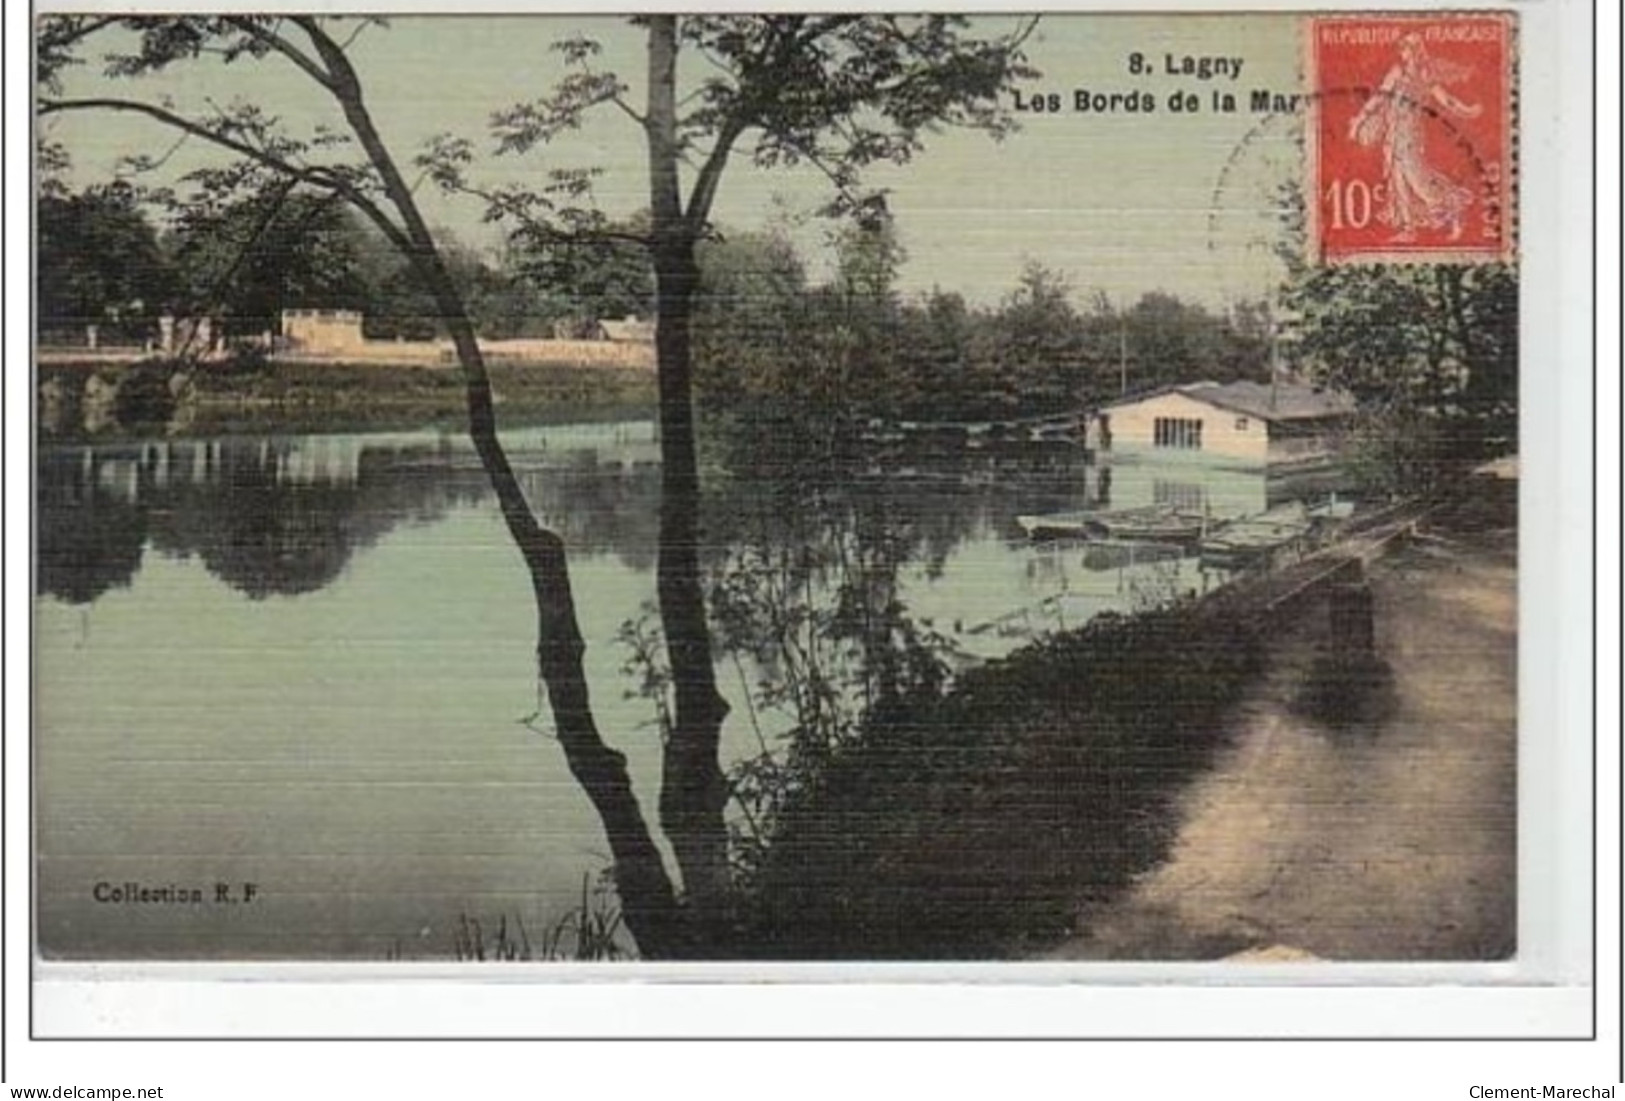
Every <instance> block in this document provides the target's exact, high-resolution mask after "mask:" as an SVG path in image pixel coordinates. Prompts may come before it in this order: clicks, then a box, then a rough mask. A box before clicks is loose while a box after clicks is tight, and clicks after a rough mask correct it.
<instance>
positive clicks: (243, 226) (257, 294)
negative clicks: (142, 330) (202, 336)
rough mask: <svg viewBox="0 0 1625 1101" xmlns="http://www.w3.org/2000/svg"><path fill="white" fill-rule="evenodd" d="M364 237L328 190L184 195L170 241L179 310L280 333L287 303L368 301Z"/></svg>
mask: <svg viewBox="0 0 1625 1101" xmlns="http://www.w3.org/2000/svg"><path fill="white" fill-rule="evenodd" d="M362 237H363V230H362V229H361V227H360V225H359V224H358V223H357V222H356V220H355V218H354V216H353V215H352V214H351V213H350V212H349V211H348V210H346V209H345V207H344V206H343V205H342V204H340V203H337V202H335V201H334V200H333V199H332V198H331V197H330V196H317V195H310V194H305V193H302V192H296V191H292V190H291V189H289V188H288V187H287V186H286V185H282V184H277V185H272V186H270V187H268V188H266V189H265V190H263V191H261V192H259V193H257V194H254V195H251V196H248V197H246V198H235V197H233V198H228V199H225V200H223V201H211V200H208V199H205V201H203V202H201V203H197V202H190V201H188V202H185V203H183V204H181V205H180V206H179V208H178V210H177V217H176V218H175V222H174V228H173V230H172V232H171V233H170V234H169V235H168V237H167V239H166V242H165V244H166V251H167V252H168V254H169V257H170V262H171V263H172V264H173V265H174V268H175V270H176V271H177V272H178V273H180V284H181V285H180V288H179V294H178V295H177V301H176V302H175V303H174V304H173V306H174V309H175V312H176V313H178V314H180V315H182V316H194V317H196V316H212V317H216V318H219V319H220V320H221V323H222V327H223V330H224V331H223V333H222V335H227V336H230V335H253V334H258V333H264V332H273V333H274V332H277V331H279V329H280V327H281V317H282V311H283V310H289V309H363V308H365V307H366V306H367V305H368V288H367V286H366V283H365V279H364V275H363V271H362V266H361V265H362V250H363V244H362Z"/></svg>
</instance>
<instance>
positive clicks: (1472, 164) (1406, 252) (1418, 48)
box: [1306, 13, 1515, 263]
mask: <svg viewBox="0 0 1625 1101" xmlns="http://www.w3.org/2000/svg"><path fill="white" fill-rule="evenodd" d="M1309 24H1310V26H1309V35H1310V38H1309V44H1308V67H1309V87H1310V90H1311V92H1312V93H1313V95H1314V103H1315V105H1316V107H1315V110H1314V111H1313V113H1312V116H1311V123H1310V127H1309V137H1310V144H1311V148H1310V150H1309V157H1308V165H1309V181H1308V182H1309V185H1310V187H1309V194H1308V196H1306V198H1307V199H1308V203H1307V207H1308V212H1309V247H1310V250H1311V254H1312V258H1313V259H1315V260H1318V261H1321V262H1325V263H1347V262H1359V261H1401V262H1403V261H1407V260H1410V261H1418V262H1433V263H1439V262H1444V263H1472V262H1483V261H1494V260H1504V259H1509V258H1510V257H1511V255H1512V250H1513V233H1514V228H1515V227H1514V222H1513V213H1514V211H1513V205H1512V194H1513V192H1512V174H1513V167H1514V166H1513V162H1512V131H1511V123H1512V120H1511V116H1512V56H1513V50H1514V42H1513V38H1514V28H1515V23H1514V21H1513V19H1512V17H1511V16H1509V15H1506V14H1504V13H1498V14H1470V15H1427V16H1407V15H1382V16H1369V15H1360V16H1323V17H1315V18H1312V19H1311V20H1310V21H1309Z"/></svg>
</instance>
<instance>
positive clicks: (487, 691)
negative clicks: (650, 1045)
mask: <svg viewBox="0 0 1625 1101" xmlns="http://www.w3.org/2000/svg"><path fill="white" fill-rule="evenodd" d="M505 441H506V443H507V445H508V447H509V449H510V452H511V454H512V456H513V459H514V463H515V466H516V468H517V470H518V472H519V476H520V479H521V481H522V484H523V485H524V488H525V490H526V492H527V494H528V495H529V496H530V499H531V501H532V503H533V505H534V507H535V508H536V509H537V511H538V512H539V513H540V514H541V516H542V518H543V519H544V521H545V522H546V523H548V524H549V525H551V526H553V527H554V528H555V529H556V530H558V531H559V532H560V533H561V534H562V535H563V537H564V539H565V541H566V543H567V545H568V548H569V552H570V567H571V571H572V577H573V582H574V585H575V591H576V594H577V604H578V609H579V614H580V618H581V627H582V631H583V633H584V635H585V637H586V639H587V642H588V650H587V658H586V660H587V669H588V676H589V681H590V683H591V685H592V689H593V693H594V704H595V707H596V710H597V714H598V720H599V725H600V728H601V729H602V730H603V731H604V733H605V736H606V738H607V739H608V740H609V741H610V742H611V743H612V744H614V745H615V746H617V747H618V748H620V749H622V750H623V751H624V752H625V753H626V754H627V756H628V759H629V766H630V768H631V771H632V776H633V781H634V785H635V788H636V790H637V792H638V794H639V796H640V798H641V799H642V801H643V803H644V805H645V808H646V813H648V815H649V817H651V818H653V807H654V801H655V794H656V792H657V790H658V782H659V756H660V751H659V734H658V728H657V726H656V723H655V721H654V719H655V711H654V705H653V703H652V702H651V700H650V699H648V698H646V697H644V696H642V695H640V694H639V693H638V692H637V691H636V690H635V689H636V678H635V676H634V675H633V674H632V673H629V672H628V671H627V666H628V663H629V661H630V659H631V656H632V650H631V649H630V648H629V646H628V645H627V644H626V643H625V641H624V638H623V629H624V627H625V625H626V624H627V623H628V622H629V621H633V620H635V619H637V618H638V617H639V616H640V614H641V613H642V612H643V611H644V609H645V607H646V606H647V605H648V603H649V602H651V601H652V600H653V598H654V574H653V566H654V560H655V540H656V533H657V522H656V517H657V506H658V500H659V466H658V443H657V441H656V437H655V432H654V427H653V425H652V424H651V423H649V422H637V421H632V422H619V423H612V424H576V425H569V424H566V425H554V426H549V427H545V428H534V429H524V430H517V431H513V432H509V433H506V434H505ZM708 454H709V452H708ZM732 463H733V468H732V469H729V468H728V467H727V466H719V465H718V463H717V461H716V460H715V458H714V457H713V458H711V459H708V468H707V476H706V482H707V486H708V489H707V495H708V496H707V521H706V528H707V531H708V533H710V541H709V543H708V546H707V548H706V552H705V557H706V559H707V562H708V568H720V567H721V566H722V565H724V564H726V563H727V562H729V561H731V560H732V559H731V558H730V556H737V555H738V553H739V552H740V551H741V549H742V548H744V547H746V546H747V545H749V546H752V547H755V548H756V550H757V551H758V552H759V555H758V559H757V560H758V561H767V560H769V559H772V560H776V561H777V560H789V559H790V558H794V557H796V556H798V555H802V550H803V548H807V547H812V546H814V545H815V544H817V543H818V542H819V541H820V540H823V541H824V542H825V543H826V544H829V541H830V540H831V539H832V538H836V540H837V542H838V540H839V529H840V525H841V524H843V523H855V524H868V525H870V527H871V529H872V533H873V532H875V531H878V532H879V533H880V536H879V542H878V543H877V542H875V540H874V539H873V538H871V540H870V542H869V543H867V544H865V545H868V546H870V547H874V546H881V547H883V548H884V549H885V551H884V555H883V556H882V557H884V558H885V560H886V561H887V562H889V563H890V568H891V571H892V572H891V573H890V574H889V575H888V581H889V584H890V585H891V588H890V590H888V591H889V592H890V593H891V595H894V596H895V597H896V600H897V602H898V606H899V607H900V608H901V609H904V614H905V615H906V616H907V617H908V619H909V620H910V621H911V622H912V623H914V624H916V625H920V626H921V627H922V628H923V629H925V630H928V631H930V632H933V633H934V634H935V635H936V636H939V638H940V642H939V645H940V648H941V651H942V653H943V654H944V655H945V656H946V657H947V658H948V660H949V661H950V663H951V664H953V663H962V662H968V661H975V660H983V659H986V658H990V657H996V656H998V655H999V654H1001V653H1003V652H1005V651H1008V650H1009V649H1011V648H1013V647H1015V646H1017V645H1020V644H1021V643H1023V642H1026V641H1029V640H1030V639H1032V638H1034V637H1037V636H1038V635H1040V634H1042V633H1043V632H1045V631H1048V630H1053V629H1057V628H1062V627H1072V626H1077V625H1079V624H1081V623H1083V622H1085V621H1086V620H1087V619H1088V618H1089V617H1091V616H1093V615H1096V614H1098V613H1100V612H1101V611H1106V610H1119V611H1121V610H1129V609H1132V608H1134V607H1136V606H1140V605H1142V604H1145V603H1148V602H1155V601H1157V600H1160V599H1166V598H1167V597H1168V596H1170V595H1172V594H1174V593H1176V592H1186V591H1190V590H1200V589H1202V588H1203V587H1205V586H1207V585H1211V584H1214V583H1216V579H1215V578H1214V577H1213V576H1210V575H1207V574H1204V573H1203V572H1202V571H1201V570H1200V569H1199V568H1198V564H1197V562H1196V561H1195V560H1194V559H1174V560H1166V561H1160V562H1136V563H1135V564H1133V565H1132V566H1130V565H1127V564H1123V563H1121V562H1117V563H1101V562H1098V561H1096V562H1094V563H1093V566H1094V567H1095V568H1086V566H1085V558H1084V553H1083V551H1082V550H1081V549H1080V548H1079V547H1078V546H1077V545H1074V544H1065V543H1061V544H1054V545H1049V546H1034V545H1031V544H1029V543H1027V542H1026V541H1025V540H1023V539H1022V538H1020V535H1019V529H1018V527H1017V526H1016V524H1015V517H1016V516H1017V515H1019V514H1022V513H1033V512H1046V511H1060V510H1066V509H1076V508H1081V507H1085V506H1100V505H1104V504H1110V505H1111V506H1112V507H1132V506H1136V505H1143V504H1150V503H1154V502H1155V503H1165V502H1172V503H1180V504H1184V505H1193V504H1195V505H1200V504H1202V503H1207V504H1209V505H1211V506H1212V507H1214V508H1215V510H1225V511H1260V510H1262V508H1263V507H1264V506H1265V504H1266V498H1267V496H1268V495H1269V491H1268V490H1267V487H1266V484H1265V480H1264V477H1263V475H1262V474H1261V473H1251V474H1249V473H1242V472H1236V471H1226V470H1222V469H1218V468H1215V467H1212V466H1205V465H1200V464H1192V463H1189V462H1187V463H1183V464H1176V465H1171V466H1166V467H1165V466H1157V465H1152V464H1138V465H1121V466H1119V467H1117V468H1115V469H1113V468H1111V467H1104V468H1097V467H1094V466H1090V465H1086V464H1084V463H1083V462H1082V460H1081V458H1077V457H1073V456H1069V455H1067V454H1056V453H1053V452H1052V453H1046V454H1043V455H1039V456H1036V457H1035V456H1028V457H1025V458H1022V459H1020V460H1019V461H1008V462H1007V461H1003V460H995V459H993V458H985V459H974V460H966V459H963V458H961V459H959V460H955V461H953V462H942V461H929V460H922V461H921V462H919V463H911V464H909V466H908V468H907V469H906V470H905V469H902V468H897V469H878V470H876V469H873V468H870V469H868V470H867V471H865V472H863V473H862V474H861V476H858V475H854V476H853V477H850V478H846V479H844V480H841V481H839V482H838V483H835V484H830V483H824V484H821V485H801V484H798V483H796V482H794V481H793V480H792V481H791V482H789V483H786V482H785V480H784V479H783V478H782V477H781V476H775V475H773V474H770V473H763V472H761V471H754V470H751V469H745V467H746V466H748V464H744V463H741V462H740V461H739V459H738V458H737V456H736V457H735V458H734V459H733V461H732ZM38 502H39V508H38V513H37V535H38V552H37V563H38V583H37V591H38V594H39V595H38V599H37V603H36V614H35V659H36V683H37V686H38V690H37V701H36V721H35V731H34V737H35V755H34V761H35V779H36V788H35V794H36V849H37V860H38V863H37V870H38V892H37V899H38V914H37V920H38V926H37V927H38V933H39V944H40V946H41V949H42V951H43V952H44V953H45V955H46V956H48V957H53V958H140V959H200V958H294V959H319V958H347V959H363V960H365V959H385V958H445V957H448V956H451V955H452V954H453V953H454V951H455V944H456V937H457V935H458V929H459V922H460V919H461V918H462V917H464V916H469V917H474V918H478V919H479V920H480V921H481V922H482V923H483V927H484V928H486V929H489V928H491V927H492V926H493V925H494V924H495V923H496V922H497V921H498V920H500V919H502V918H504V917H505V918H507V919H508V920H509V921H510V922H511V923H513V924H512V925H510V928H511V929H512V928H516V927H517V924H518V923H520V922H522V923H523V925H524V927H525V929H526V935H527V936H528V937H530V938H531V940H532V941H538V940H540V939H541V931H542V930H544V929H545V928H546V927H547V926H548V925H549V924H551V923H552V922H554V921H556V920H557V919H558V918H559V917H560V916H562V915H563V914H564V913H565V912H566V911H568V910H569V909H570V908H571V907H572V906H574V905H576V904H578V903H579V901H580V897H581V893H582V889H583V877H589V878H590V877H592V876H594V875H596V874H597V873H598V872H599V871H600V870H601V869H602V868H603V867H604V866H605V865H606V864H607V863H608V854H607V847H606V844H605V841H604V838H603V835H602V831H601V829H600V827H599V825H598V823H597V821H596V819H595V818H594V816H593V813H592V810H591V808H590V806H589V804H588V802H587V800H586V798H585V796H584V795H583V794H582V792H581V791H580V789H579V788H578V787H577V786H576V785H575V784H574V782H573V781H572V779H571V778H570V776H569V774H568V772H567V770H566V768H565V764H564V761H563V758H562V755H561V753H560V751H559V749H558V747H557V745H556V744H555V743H554V742H553V740H552V739H551V737H550V735H549V734H548V731H547V725H546V707H545V701H543V700H540V699H539V698H538V694H537V684H536V678H535V675H534V645H535V620H534V610H533V605H532V603H531V598H530V590H529V583H528V579H527V576H526V574H525V571H524V568H523V566H522V564H521V562H520V559H519V557H518V554H517V552H516V551H515V550H514V548H513V547H512V545H511V544H510V542H509V540H508V538H507V536H506V533H505V530H504V528H503V526H502V521H501V518H500V516H499V514H498V511H497V508H496V505H495V501H494V498H493V497H492V495H491V494H490V492H489V490H488V488H487V487H486V484H485V481H484V478H483V475H482V473H481V472H480V470H479V468H478V465H477V462H476V460H475V458H474V456H473V453H472V450H471V448H470V447H469V446H468V444H467V442H466V440H464V439H463V438H461V437H460V436H458V435H456V434H452V433H439V432H433V431H426V432H406V433H393V434H363V435H357V434H351V435H342V434H333V435H319V436H282V437H244V436H238V437H224V438H214V439H154V440H146V441H139V440H138V441H131V442H126V443H120V444H103V445H85V446H70V447H42V449H41V452H40V456H39V478H38ZM831 532H836V533H837V534H836V536H833V537H832V536H831V534H830V533H831ZM829 545H834V544H829ZM841 545H844V544H841ZM774 554H777V555H778V557H777V558H773V555H774ZM809 578H810V579H809ZM803 580H805V581H806V582H807V584H808V585H809V586H818V585H825V586H827V584H828V577H827V573H820V572H818V571H814V572H813V573H812V574H810V575H808V578H804V579H803ZM808 591H809V594H810V595H809V597H808V599H809V600H810V601H811V602H813V603H817V601H818V600H819V599H820V597H819V594H817V593H813V592H812V590H811V588H809V590H808ZM719 672H720V675H721V678H722V688H723V691H724V694H725V695H727V696H728V697H729V698H730V699H731V700H732V701H733V703H734V706H733V709H732V713H731V715H730V718H729V720H728V724H727V727H726V729H725V743H726V744H725V749H724V752H725V754H726V755H727V756H729V757H730V758H739V757H743V756H748V755H752V754H755V753H757V752H759V747H760V743H761V741H762V740H764V739H765V740H767V741H769V742H771V740H772V738H773V735H774V733H775V731H776V730H779V729H782V728H783V727H784V726H785V725H787V724H788V719H786V718H785V717H784V716H783V715H782V714H778V713H776V712H775V710H774V708H773V707H772V706H770V705H768V704H766V703H765V702H764V703H762V705H760V706H746V703H747V701H746V700H745V696H746V693H747V689H748V684H749V682H751V681H753V680H755V679H757V677H758V676H759V674H760V670H759V669H758V668H756V667H755V666H754V665H752V663H750V662H748V661H746V662H735V661H731V660H724V661H721V662H719ZM247 884H253V888H252V891H251V892H250V891H249V889H248V887H247ZM127 885H133V886H127ZM217 885H222V887H223V889H224V894H217V891H219V890H221V887H217ZM143 890H145V891H147V892H148V899H149V900H148V901H132V900H131V898H130V896H132V895H134V896H136V897H137V898H138V897H139V895H140V892H141V891H143ZM193 891H197V892H199V893H200V894H201V895H202V896H203V899H204V900H203V901H202V902H197V901H186V900H188V899H191V898H192V897H193V896H192V895H191V892H193ZM217 900H218V901H217Z"/></svg>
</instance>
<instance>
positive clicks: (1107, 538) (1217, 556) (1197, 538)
mask: <svg viewBox="0 0 1625 1101" xmlns="http://www.w3.org/2000/svg"><path fill="white" fill-rule="evenodd" d="M1352 510H1353V503H1352V502H1349V501H1339V500H1338V499H1337V498H1336V497H1335V496H1334V497H1332V498H1331V499H1330V500H1328V501H1326V502H1325V503H1323V504H1320V505H1316V506H1313V507H1311V506H1309V505H1307V504H1305V503H1304V502H1302V501H1290V502H1287V503H1286V504H1282V505H1277V506H1276V507H1274V508H1271V509H1268V510H1267V511H1265V512H1261V513H1255V514H1253V515H1250V516H1228V517H1226V516H1219V515H1215V514H1214V513H1212V512H1211V511H1208V510H1202V511H1194V510H1191V509H1188V508H1180V507H1177V506H1173V505H1153V506H1147V507H1143V508H1129V509H1116V510H1108V511H1083V512H1064V513H1051V514H1047V515H1026V516H1018V517H1016V523H1017V524H1018V525H1019V526H1020V527H1021V530H1022V531H1023V532H1024V533H1025V534H1026V536H1027V538H1029V539H1031V540H1033V541H1035V542H1045V541H1051V540H1058V539H1071V540H1086V541H1087V542H1088V543H1089V544H1090V549H1091V550H1093V551H1095V552H1096V557H1100V558H1103V559H1115V558H1120V557H1123V556H1124V554H1126V555H1127V556H1128V557H1129V559H1130V560H1132V559H1133V558H1134V557H1135V549H1136V548H1137V547H1141V546H1144V548H1145V550H1146V551H1147V552H1149V553H1145V554H1144V555H1143V557H1144V558H1147V559H1149V558H1152V557H1157V556H1159V555H1157V553H1156V548H1175V549H1177V550H1178V552H1179V553H1181V554H1183V553H1187V551H1188V549H1189V548H1192V547H1194V548H1195V549H1196V550H1197V551H1198V552H1199V553H1200V554H1201V556H1202V561H1203V564H1204V565H1211V566H1214V567H1218V568H1229V569H1238V568H1246V567H1250V566H1254V565H1257V564H1259V562H1260V561H1261V560H1268V559H1271V558H1273V557H1274V555H1275V554H1277V553H1278V552H1280V551H1283V550H1290V549H1301V548H1302V547H1303V546H1304V545H1305V544H1307V543H1308V542H1309V541H1311V540H1312V539H1313V538H1314V537H1315V536H1316V535H1317V534H1318V533H1320V532H1321V531H1323V530H1324V529H1325V528H1326V527H1327V525H1328V524H1330V523H1331V522H1333V521H1336V520H1340V519H1343V518H1346V517H1347V516H1348V515H1349V514H1350V513H1351V512H1352ZM1108 549H1110V550H1115V551H1117V552H1118V553H1110V551H1109V550H1108ZM1103 551H1105V552H1107V553H1104V554H1102V553H1100V552H1103ZM1164 553H1166V551H1164Z"/></svg>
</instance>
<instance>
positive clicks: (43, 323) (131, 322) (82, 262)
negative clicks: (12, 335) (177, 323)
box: [36, 183, 174, 338]
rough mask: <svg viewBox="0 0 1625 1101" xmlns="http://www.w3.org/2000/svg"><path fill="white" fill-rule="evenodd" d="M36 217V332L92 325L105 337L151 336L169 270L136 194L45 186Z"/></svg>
mask: <svg viewBox="0 0 1625 1101" xmlns="http://www.w3.org/2000/svg"><path fill="white" fill-rule="evenodd" d="M36 214H37V224H38V227H39V246H38V247H39V251H38V259H39V269H38V270H39V281H38V293H39V327H40V330H41V332H42V333H44V332H50V331H53V330H63V329H78V330H82V329H83V327H84V326H85V325H91V324H94V325H100V326H106V327H107V328H108V330H109V333H108V335H109V336H114V337H117V336H123V337H125V338H132V337H145V336H150V335H151V334H152V332H153V331H154V322H155V319H156V317H157V315H158V313H159V312H160V310H161V307H162V306H163V304H164V302H165V300H166V299H167V298H168V297H169V296H170V294H171V293H172V289H173V286H174V273H173V268H172V267H171V265H170V264H169V262H168V260H167V258H166V257H165V256H164V255H163V253H162V251H161V250H160V249H159V247H158V234H157V231H156V230H155V229H154V228H153V225H152V222H151V220H150V219H149V218H148V217H147V214H146V212H145V211H144V210H143V209H142V206H141V196H140V193H139V192H138V191H137V190H136V189H135V188H133V187H130V186H129V185H127V184H123V183H112V184H106V185H98V186H93V187H88V188H86V189H85V190H83V191H81V192H79V193H78V194H67V193H65V192H64V191H62V190H56V189H51V190H46V191H44V192H42V193H41V195H40V196H39V200H38V205H37V207H36Z"/></svg>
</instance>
